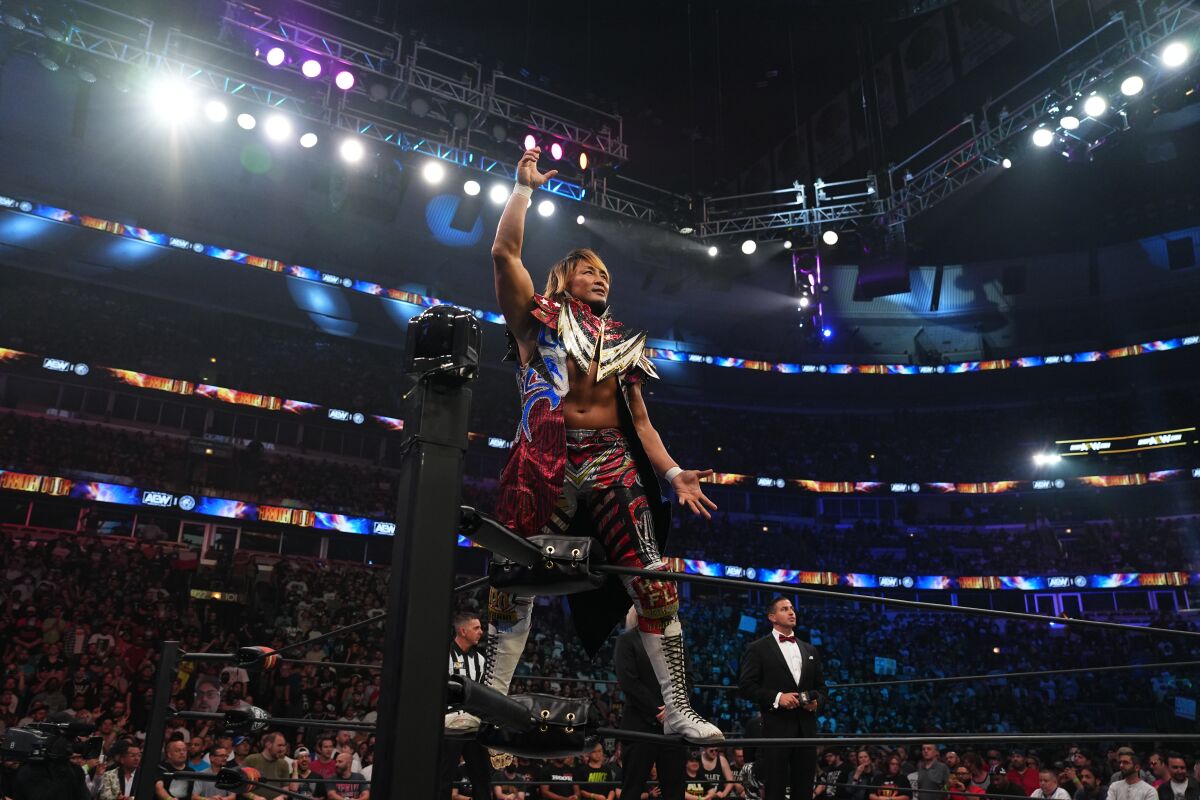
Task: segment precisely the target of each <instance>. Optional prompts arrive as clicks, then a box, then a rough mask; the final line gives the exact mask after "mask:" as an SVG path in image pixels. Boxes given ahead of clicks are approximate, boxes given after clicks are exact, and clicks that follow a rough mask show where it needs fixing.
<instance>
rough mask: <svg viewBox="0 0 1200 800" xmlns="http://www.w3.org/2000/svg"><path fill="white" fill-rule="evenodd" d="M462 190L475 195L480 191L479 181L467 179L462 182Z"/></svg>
mask: <svg viewBox="0 0 1200 800" xmlns="http://www.w3.org/2000/svg"><path fill="white" fill-rule="evenodd" d="M463 191H464V192H466V193H467V194H468V195H470V196H471V197H474V196H475V195H477V194H479V191H480V186H479V181H467V182H466V183H464V184H463Z"/></svg>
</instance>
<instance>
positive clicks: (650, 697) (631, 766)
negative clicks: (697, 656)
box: [613, 628, 690, 800]
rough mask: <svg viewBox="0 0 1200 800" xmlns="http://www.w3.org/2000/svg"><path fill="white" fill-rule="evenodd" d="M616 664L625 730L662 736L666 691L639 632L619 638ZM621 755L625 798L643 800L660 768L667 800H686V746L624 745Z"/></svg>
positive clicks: (634, 631) (638, 743)
mask: <svg viewBox="0 0 1200 800" xmlns="http://www.w3.org/2000/svg"><path fill="white" fill-rule="evenodd" d="M613 661H614V662H615V669H616V673H617V683H618V684H619V685H620V687H621V692H622V694H624V695H625V706H624V708H623V709H622V711H621V729H622V730H627V731H641V732H643V733H662V731H663V726H662V723H661V722H659V721H658V720H657V719H656V717H657V715H658V707H659V706H661V705H662V704H663V699H662V689H660V688H659V685H658V678H656V677H655V676H654V668H653V667H652V666H650V658H649V656H647V655H646V648H645V646H644V645H643V644H642V637H641V635H640V634H639V633H638V631H637V629H636V628H634V629H633V630H629V631H626V632H625V633H622V634H621V635H620V636H618V637H617V645H616V650H615V651H614V653H613ZM689 686H690V682H689ZM621 754H622V761H623V766H624V771H625V780H624V781H623V783H622V786H621V796H622V797H632V798H638V797H641V796H642V791H643V790H644V789H645V786H646V781H647V780H649V778H650V767H651V765H654V764H657V765H658V781H659V784H660V786H661V788H662V797H663V800H683V772H684V769H685V767H686V766H687V751H686V748H685V747H684V746H683V745H676V744H669V745H668V744H650V743H648V742H630V741H622V742H621Z"/></svg>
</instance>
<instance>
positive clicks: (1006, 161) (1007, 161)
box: [1000, 158, 1012, 169]
mask: <svg viewBox="0 0 1200 800" xmlns="http://www.w3.org/2000/svg"><path fill="white" fill-rule="evenodd" d="M1000 166H1002V167H1004V168H1005V169H1012V159H1011V158H1005V159H1003V160H1002V161H1001V162H1000Z"/></svg>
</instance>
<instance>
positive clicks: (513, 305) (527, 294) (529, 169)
mask: <svg viewBox="0 0 1200 800" xmlns="http://www.w3.org/2000/svg"><path fill="white" fill-rule="evenodd" d="M541 154H542V151H541V148H539V147H535V148H533V149H531V150H526V151H525V154H524V155H523V156H521V160H520V161H519V162H518V163H517V186H516V187H515V188H514V191H513V193H512V194H511V195H510V196H509V198H508V204H507V205H505V206H504V213H503V214H501V215H500V224H499V226H497V228H496V241H495V242H493V243H492V263H493V265H494V266H495V276H496V300H497V302H499V303H500V311H501V312H502V313H503V314H504V319H505V322H507V323H508V328H509V330H511V331H512V333H513V336H514V337H516V339H517V341H518V342H519V343H521V342H526V341H528V340H529V338H530V331H531V330H532V328H533V320H532V319H531V318H530V316H529V312H530V311H531V310H532V309H533V280H532V279H531V278H530V277H529V270H527V269H525V265H524V264H523V263H522V262H521V246H522V243H523V241H524V238H525V213H526V212H527V211H528V210H529V203H530V199H529V195H528V193H526V192H524V191H523V189H522V188H521V187H528V189H529V190H530V191H532V190H533V189H537V188H538V187H539V186H541V185H542V184H544V183H545V182H546V181H548V180H550V179H551V178H553V177H554V176H555V175H557V174H558V170H556V169H552V170H550V171H549V172H545V173H542V172H538V169H537V162H538V156H540V155H541ZM524 355H525V354H524V353H522V357H524Z"/></svg>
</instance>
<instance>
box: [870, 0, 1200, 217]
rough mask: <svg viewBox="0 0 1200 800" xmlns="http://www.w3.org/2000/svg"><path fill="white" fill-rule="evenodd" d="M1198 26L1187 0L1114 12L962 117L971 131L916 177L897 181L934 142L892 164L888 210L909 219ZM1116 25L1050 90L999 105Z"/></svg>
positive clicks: (1199, 18) (1111, 128) (1196, 12)
mask: <svg viewBox="0 0 1200 800" xmlns="http://www.w3.org/2000/svg"><path fill="white" fill-rule="evenodd" d="M1197 28H1200V10H1198V9H1197V8H1196V7H1195V6H1194V5H1193V4H1192V3H1190V2H1187V1H1186V0H1185V2H1180V3H1177V4H1176V5H1175V6H1173V7H1171V8H1170V9H1169V10H1167V11H1165V12H1164V13H1162V14H1161V15H1160V16H1159V17H1158V18H1157V19H1156V20H1154V21H1153V22H1149V23H1144V22H1142V21H1136V22H1129V21H1127V20H1126V18H1125V16H1124V14H1123V13H1120V12H1118V13H1116V14H1114V15H1113V17H1112V18H1111V19H1110V20H1109V22H1108V23H1106V24H1105V25H1102V26H1101V27H1100V28H1098V29H1097V30H1096V31H1094V32H1093V33H1092V34H1091V35H1089V36H1088V37H1086V38H1085V39H1083V40H1082V41H1080V42H1079V43H1078V44H1076V45H1075V46H1074V47H1072V48H1071V49H1070V50H1067V51H1066V52H1065V53H1063V54H1062V55H1060V56H1059V57H1058V58H1056V59H1054V60H1053V61H1051V62H1050V63H1048V64H1047V65H1046V66H1045V67H1043V68H1042V69H1040V70H1038V71H1037V72H1036V73H1034V74H1033V75H1031V76H1030V77H1029V78H1026V79H1025V80H1024V81H1022V82H1021V83H1020V84H1018V85H1017V86H1015V87H1013V89H1012V90H1010V91H1009V92H1008V93H1007V94H1006V95H1003V96H1001V97H999V98H996V100H994V101H992V102H991V103H989V105H988V106H985V107H984V110H983V115H982V118H981V121H980V122H979V124H978V125H977V124H976V122H975V120H974V118H973V117H972V118H970V121H969V123H968V121H967V120H964V125H965V126H967V127H969V131H970V135H969V136H968V137H967V138H966V140H965V141H963V142H962V143H961V144H958V145H957V146H955V147H953V148H952V149H950V150H949V152H946V153H944V154H943V155H942V156H940V157H938V158H937V159H935V160H934V161H933V162H932V163H929V164H928V165H927V166H925V167H923V168H921V169H919V170H917V171H916V172H915V173H912V177H911V178H910V179H908V180H905V181H903V182H902V183H900V185H896V184H897V183H898V182H899V181H897V178H896V175H897V174H899V173H901V171H902V170H909V169H910V168H911V166H912V165H913V164H914V163H918V162H919V158H920V157H921V156H922V155H923V154H924V152H926V151H928V150H929V149H930V146H926V147H925V148H922V150H920V151H918V152H917V153H916V154H914V155H913V156H912V157H910V158H909V159H906V160H905V161H904V162H902V163H900V164H898V165H895V166H894V167H892V168H891V169H890V173H891V182H892V185H893V191H892V194H891V195H890V196H889V198H888V203H889V210H890V211H891V213H892V214H894V215H895V216H896V217H898V218H900V219H905V220H907V219H910V218H912V217H913V216H915V215H916V214H919V213H921V212H922V211H925V210H926V209H928V208H930V207H932V206H933V205H935V204H936V203H939V202H941V201H942V200H944V199H946V198H947V197H949V196H950V195H952V194H954V193H955V192H956V191H958V190H959V189H961V188H962V187H964V186H966V185H967V184H969V183H971V182H972V181H974V180H975V179H976V178H978V177H980V176H982V175H983V174H984V173H986V172H988V171H989V170H991V169H992V168H993V167H994V166H996V165H997V164H998V163H999V162H1000V160H1001V156H1000V153H1001V152H1002V151H1003V150H1004V149H1005V147H1006V146H1007V145H1008V144H1009V142H1010V141H1011V140H1012V139H1013V138H1015V137H1017V136H1020V135H1021V134H1023V133H1025V132H1026V131H1028V130H1031V129H1033V128H1035V127H1037V126H1038V125H1039V124H1040V123H1043V122H1046V121H1047V120H1048V118H1049V116H1050V114H1051V111H1052V109H1061V108H1063V107H1064V106H1066V105H1069V104H1076V105H1078V104H1080V103H1081V102H1082V99H1083V97H1084V95H1085V92H1087V91H1088V90H1089V89H1091V88H1092V87H1094V86H1097V85H1103V82H1104V81H1106V80H1108V79H1110V78H1111V77H1113V75H1114V74H1116V73H1120V72H1121V71H1122V70H1124V69H1127V68H1128V67H1129V66H1130V65H1132V64H1135V63H1140V62H1143V61H1145V60H1146V56H1147V54H1148V53H1149V52H1150V51H1152V50H1154V49H1155V48H1157V47H1159V46H1160V45H1162V44H1163V43H1164V42H1165V41H1166V40H1167V39H1169V38H1170V37H1172V36H1176V35H1178V34H1179V33H1180V32H1182V31H1185V30H1195V29H1197ZM1112 31H1119V33H1120V35H1119V37H1118V38H1117V40H1116V41H1115V42H1114V43H1112V44H1110V45H1109V46H1108V47H1106V48H1104V49H1103V50H1101V51H1100V52H1099V53H1098V54H1097V55H1096V56H1095V57H1093V58H1092V59H1090V60H1089V61H1088V62H1087V63H1086V64H1084V65H1083V66H1082V67H1079V68H1078V69H1076V70H1075V71H1074V72H1072V73H1071V74H1070V75H1068V76H1067V77H1066V78H1065V79H1064V80H1063V81H1062V82H1061V83H1060V84H1059V85H1058V86H1056V87H1054V88H1053V89H1051V90H1049V91H1044V92H1039V93H1037V94H1036V95H1035V96H1033V97H1032V98H1030V99H1028V100H1026V101H1024V102H1022V103H1021V104H1020V105H1018V106H1016V107H1015V108H1014V109H1013V110H1011V111H1009V110H1007V109H1005V108H1003V107H1001V108H1000V109H999V110H995V108H996V106H997V104H998V103H999V101H1001V100H1003V99H1004V98H1005V97H1006V96H1008V95H1012V94H1013V93H1015V91H1016V90H1017V89H1019V88H1021V87H1023V86H1024V85H1025V84H1028V83H1030V82H1031V81H1032V80H1033V79H1034V78H1036V77H1037V76H1038V75H1040V74H1042V73H1043V72H1045V71H1047V70H1048V69H1050V68H1051V67H1053V66H1054V65H1055V64H1057V62H1058V61H1060V60H1061V59H1062V58H1063V57H1065V56H1068V55H1070V54H1072V53H1074V52H1075V51H1077V50H1080V49H1082V48H1084V47H1086V46H1089V45H1092V44H1093V43H1094V42H1098V41H1099V40H1101V39H1103V38H1104V36H1105V35H1106V34H1109V35H1111V33H1110V32H1112ZM1114 97H1115V95H1114ZM1115 111H1116V109H1113V110H1112V111H1111V112H1110V113H1115ZM964 125H959V126H955V128H952V129H951V130H950V131H947V133H946V134H943V135H942V136H941V137H939V140H941V139H944V138H947V137H948V136H949V135H950V134H953V133H955V132H956V131H959V130H965V129H966V128H964ZM1107 128H1108V130H1109V132H1112V131H1115V130H1117V129H1116V128H1115V127H1114V126H1111V125H1108V126H1107ZM1076 138H1077V137H1076ZM937 141H938V140H935V143H936V142H937Z"/></svg>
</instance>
